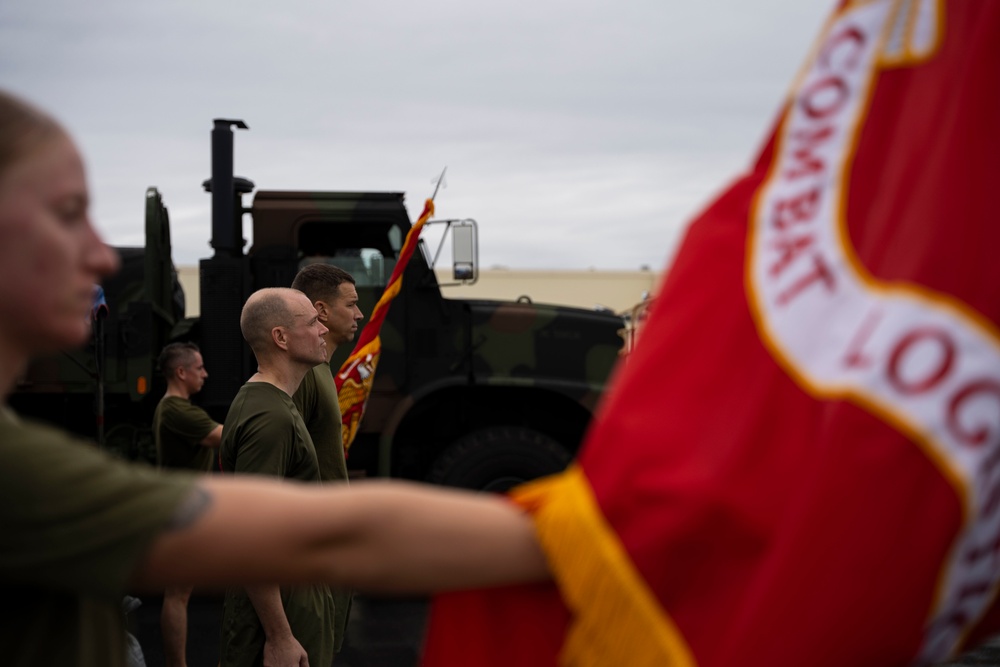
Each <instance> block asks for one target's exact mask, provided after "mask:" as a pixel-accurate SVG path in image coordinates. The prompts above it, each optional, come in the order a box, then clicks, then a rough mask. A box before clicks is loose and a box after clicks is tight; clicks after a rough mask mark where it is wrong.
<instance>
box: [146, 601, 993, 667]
mask: <svg viewBox="0 0 1000 667" xmlns="http://www.w3.org/2000/svg"><path fill="white" fill-rule="evenodd" d="M142 601H143V605H142V606H141V607H140V608H139V609H138V611H136V612H134V613H133V614H132V618H131V619H130V623H131V627H132V632H133V633H134V634H135V635H136V636H137V637H138V638H139V643H140V644H141V645H142V648H143V652H144V654H145V657H146V666H147V667H163V650H162V644H161V639H160V625H159V623H160V603H161V599H160V598H157V597H145V598H143V599H142ZM221 609H222V605H221V598H219V597H213V596H196V597H195V598H193V599H192V600H191V605H190V608H189V610H188V614H189V619H190V624H191V628H190V630H189V638H188V666H189V667H216V666H217V664H218V661H219V618H220V616H221V613H222V612H221ZM426 612H427V603H426V600H424V599H421V598H370V597H365V596H358V597H356V598H355V601H354V606H353V607H352V609H351V621H350V624H349V625H348V628H347V637H346V638H345V639H344V649H343V651H342V652H341V653H340V655H338V656H337V660H336V667H415V666H416V665H417V659H418V657H419V652H420V646H421V642H422V639H423V634H424V627H425V622H426ZM946 665H947V667H973V666H976V667H983V666H986V665H992V666H994V667H1000V638H998V639H997V640H995V641H993V642H990V643H988V644H986V645H985V646H983V647H980V648H979V649H977V650H976V651H972V652H969V653H967V654H966V655H964V656H961V657H960V658H959V659H957V660H955V661H953V662H949V663H946ZM940 667H945V665H941V666H940Z"/></svg>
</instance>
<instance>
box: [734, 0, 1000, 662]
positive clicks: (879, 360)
mask: <svg viewBox="0 0 1000 667" xmlns="http://www.w3.org/2000/svg"><path fill="white" fill-rule="evenodd" d="M940 7H941V5H939V4H937V3H935V2H926V1H910V2H901V1H899V0H897V1H895V2H894V1H892V0H881V1H878V0H877V1H874V2H859V3H854V4H852V5H849V6H848V7H847V8H846V9H845V10H844V11H843V12H841V13H840V14H839V15H838V16H837V17H836V18H835V19H834V20H833V21H832V22H831V23H830V25H828V26H827V30H826V32H825V34H824V36H823V40H822V42H821V44H820V45H819V48H818V50H817V52H816V55H815V57H814V59H813V60H812V62H811V63H809V65H808V68H807V69H806V70H805V71H804V72H803V74H802V75H801V78H800V80H799V81H798V83H797V86H796V90H795V91H794V94H793V97H792V100H791V103H790V105H789V109H788V112H787V114H786V117H785V118H784V121H783V125H782V127H781V129H780V130H779V134H778V139H777V142H776V144H775V153H774V157H773V161H772V164H771V170H770V173H769V175H768V177H767V179H766V181H765V182H764V184H763V185H762V187H761V188H760V190H759V191H758V193H757V197H756V200H755V202H754V205H753V207H752V210H751V234H750V238H749V242H748V243H749V246H748V262H747V281H748V295H749V299H750V304H751V308H752V310H753V311H754V313H755V319H756V321H757V325H758V327H759V330H760V332H761V334H762V337H763V338H764V340H765V343H766V344H767V345H768V347H769V348H770V349H771V351H772V353H773V354H774V355H775V356H776V358H777V359H778V360H779V362H780V363H781V364H782V365H783V367H784V368H786V369H787V370H788V372H789V373H790V374H791V375H792V376H793V377H795V378H796V380H797V381H798V382H799V383H800V384H801V385H802V386H804V387H805V388H806V389H807V390H808V391H809V392H811V393H812V394H813V395H816V396H819V397H824V398H847V399H849V400H851V401H853V402H855V403H857V404H858V405H861V406H862V407H864V408H865V409H868V410H870V411H871V412H873V413H874V414H876V415H878V416H879V417H880V418H882V419H884V420H885V421H887V422H888V423H890V424H892V425H893V426H894V427H896V428H898V429H899V430H901V431H902V432H904V433H906V434H907V435H908V436H910V437H911V438H912V439H913V440H914V441H916V442H918V443H920V444H921V446H923V448H924V450H925V451H926V452H927V455H928V456H930V457H931V458H932V459H933V460H934V461H935V463H936V464H937V465H938V467H939V468H941V470H942V472H943V473H944V474H945V476H946V477H947V478H948V479H949V481H950V482H951V483H952V485H953V486H954V487H955V489H956V492H957V493H958V494H959V496H960V499H961V501H962V503H963V506H964V508H965V524H964V528H963V530H962V532H961V533H960V534H959V535H958V536H957V539H956V541H955V544H954V547H953V549H952V552H951V554H950V556H949V559H948V562H946V563H945V564H944V566H943V570H942V574H941V577H940V580H939V583H938V596H937V599H936V600H935V605H934V608H933V609H932V610H931V613H930V616H929V617H928V620H927V626H926V635H925V637H924V643H923V646H922V649H921V659H924V660H931V661H933V660H940V659H942V658H944V657H946V656H947V655H948V654H949V653H950V652H951V651H952V650H953V649H954V648H955V647H956V646H957V645H958V644H959V642H960V641H961V640H962V638H963V637H964V635H965V634H966V633H967V632H968V630H969V628H970V627H971V626H972V625H973V624H974V623H975V622H976V621H977V620H978V619H979V618H980V617H981V616H982V614H983V613H984V612H985V610H986V608H987V607H988V605H989V604H990V603H991V602H992V600H993V599H994V597H995V595H996V591H997V584H998V578H1000V441H998V434H1000V340H998V336H997V331H996V328H995V327H994V326H993V325H992V324H991V323H989V322H987V321H986V320H985V319H984V318H982V317H980V316H979V315H978V314H976V313H975V312H973V311H972V309H971V308H968V307H967V306H965V305H964V304H962V303H961V302H959V301H958V300H956V299H955V298H953V297H950V296H946V295H941V294H936V293H934V292H932V291H931V290H929V289H927V288H924V287H921V286H919V285H916V284H906V283H887V282H882V281H879V280H877V279H875V278H873V277H872V276H871V275H870V274H869V273H868V272H867V271H866V269H865V268H864V267H863V266H862V265H861V264H860V262H859V261H858V260H857V258H856V255H855V254H854V251H853V248H852V247H851V244H850V239H849V238H848V234H847V226H846V222H845V216H846V200H847V188H848V185H849V178H850V173H851V164H852V160H853V159H854V154H855V150H856V145H857V139H858V136H859V133H860V128H861V126H862V124H863V122H864V119H865V116H866V113H867V112H868V108H869V105H870V103H871V94H872V86H873V84H874V81H875V79H876V76H877V72H878V68H879V66H880V63H883V62H889V61H892V62H893V63H894V64H897V63H898V62H899V57H898V53H899V52H901V51H903V50H905V49H904V48H903V47H902V46H900V39H902V38H901V37H900V35H901V34H902V33H901V29H900V27H899V26H900V25H901V24H902V23H903V22H906V25H909V26H911V28H910V32H911V33H912V35H911V40H912V43H913V44H915V45H916V48H914V49H913V50H912V51H911V52H912V53H913V54H914V58H916V56H919V57H920V58H921V59H923V58H925V57H926V56H927V55H928V52H927V48H928V46H927V45H928V44H930V43H931V42H932V39H931V38H929V37H928V35H929V34H932V33H933V31H934V29H935V27H934V25H933V24H934V23H935V22H940V21H942V20H943V17H942V16H938V15H937V12H939V11H940ZM913 12H918V13H917V14H916V15H913ZM887 50H888V51H891V53H889V52H887ZM914 61H915V60H914ZM942 94H944V93H942ZM914 140H917V138H914ZM936 222H937V224H941V221H936ZM908 224H919V221H913V222H911V221H905V220H904V221H899V226H898V227H899V230H900V233H899V234H898V235H897V239H898V242H899V243H905V242H906V240H905V230H906V228H907V225H908ZM949 224H959V223H958V222H957V221H949ZM955 270H961V267H955ZM886 483H887V484H891V483H892V480H889V479H887V480H886Z"/></svg>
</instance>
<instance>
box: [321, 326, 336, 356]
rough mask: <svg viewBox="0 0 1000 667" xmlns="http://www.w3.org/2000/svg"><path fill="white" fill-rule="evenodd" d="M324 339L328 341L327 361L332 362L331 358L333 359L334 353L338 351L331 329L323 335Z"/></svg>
mask: <svg viewBox="0 0 1000 667" xmlns="http://www.w3.org/2000/svg"><path fill="white" fill-rule="evenodd" d="M323 340H325V341H326V363H330V360H331V359H333V353H334V352H336V351H337V344H336V343H334V342H333V336H331V335H330V332H329V331H327V332H326V334H324V335H323Z"/></svg>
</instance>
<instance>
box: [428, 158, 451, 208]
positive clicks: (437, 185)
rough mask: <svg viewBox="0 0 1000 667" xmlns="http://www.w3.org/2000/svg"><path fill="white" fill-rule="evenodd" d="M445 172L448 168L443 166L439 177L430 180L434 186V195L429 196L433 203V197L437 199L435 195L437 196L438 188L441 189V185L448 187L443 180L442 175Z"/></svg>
mask: <svg viewBox="0 0 1000 667" xmlns="http://www.w3.org/2000/svg"><path fill="white" fill-rule="evenodd" d="M446 171H448V167H447V165H446V166H445V168H444V169H442V170H441V175H440V176H438V177H437V178H432V179H431V183H433V184H434V194H432V195H431V201H434V198H435V197H437V194H438V189H439V188H440V187H441V186H442V185H443V186H444V187H448V183H447V182H446V181H445V180H444V173H445V172H446Z"/></svg>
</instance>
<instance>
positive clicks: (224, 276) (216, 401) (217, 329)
mask: <svg viewBox="0 0 1000 667" xmlns="http://www.w3.org/2000/svg"><path fill="white" fill-rule="evenodd" d="M234 127H236V128H239V129H241V130H246V129H249V128H248V127H247V125H246V123H244V122H243V121H242V120H228V119H224V118H216V119H215V121H214V127H213V128H212V178H211V179H210V180H208V181H205V183H204V184H203V185H204V187H205V189H206V190H207V191H208V192H210V193H211V194H212V241H211V245H212V248H214V250H215V254H214V256H213V257H212V258H211V259H203V260H201V262H200V265H199V280H200V286H201V316H200V329H201V332H200V337H199V338H200V341H199V345H200V346H201V351H202V355H203V356H204V358H205V366H206V368H207V369H208V372H209V378H208V380H207V381H206V382H205V386H204V387H203V388H202V390H201V392H199V394H198V399H200V400H199V403H201V405H202V406H203V407H204V408H205V409H206V410H208V411H209V413H211V414H212V416H213V417H214V418H215V419H216V420H217V421H220V422H221V421H223V420H224V419H225V417H226V412H227V411H228V410H229V404H230V403H231V402H232V400H233V397H234V396H236V392H237V391H239V388H240V387H241V386H242V385H243V382H244V381H245V380H246V379H247V378H248V377H250V375H251V374H252V373H251V372H249V368H250V365H251V362H252V359H253V357H252V355H250V354H249V348H247V346H246V344H245V343H244V344H243V345H240V344H238V341H242V340H243V335H242V333H241V332H240V326H239V322H240V312H241V311H242V309H243V304H244V302H245V301H246V299H247V297H248V296H250V294H249V292H250V284H251V283H250V272H249V263H248V261H247V258H246V257H244V255H243V245H244V243H245V242H244V240H243V224H242V221H243V213H244V209H243V198H242V195H243V194H244V193H246V192H251V191H252V190H253V183H251V182H250V181H248V180H246V179H243V178H236V177H235V176H234V175H233V129H232V128H234Z"/></svg>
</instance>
